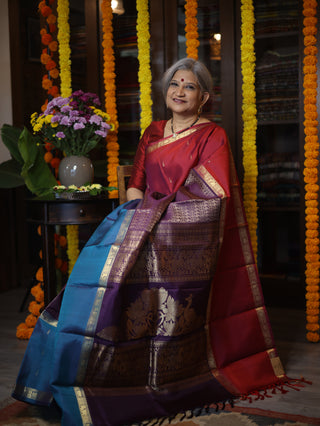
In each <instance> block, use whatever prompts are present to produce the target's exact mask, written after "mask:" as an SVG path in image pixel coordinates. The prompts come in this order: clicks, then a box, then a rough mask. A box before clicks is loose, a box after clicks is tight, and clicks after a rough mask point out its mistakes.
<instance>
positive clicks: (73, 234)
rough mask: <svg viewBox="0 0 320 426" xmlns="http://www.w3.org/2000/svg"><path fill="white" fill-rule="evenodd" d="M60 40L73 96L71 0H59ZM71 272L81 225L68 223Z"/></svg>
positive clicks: (66, 88)
mask: <svg viewBox="0 0 320 426" xmlns="http://www.w3.org/2000/svg"><path fill="white" fill-rule="evenodd" d="M57 12H58V42H59V62H60V80H61V87H60V89H61V96H63V97H65V98H67V97H68V96H71V93H72V89H71V59H70V57H71V49H70V26H69V0H58V6H57ZM67 242H68V248H67V253H68V259H69V265H68V270H69V274H70V273H71V271H72V269H73V267H74V264H75V263H76V260H77V258H78V255H79V248H78V247H79V226H78V225H67Z"/></svg>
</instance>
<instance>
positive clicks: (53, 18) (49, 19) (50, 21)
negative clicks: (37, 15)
mask: <svg viewBox="0 0 320 426" xmlns="http://www.w3.org/2000/svg"><path fill="white" fill-rule="evenodd" d="M47 22H48V24H55V23H56V22H57V17H56V16H55V15H54V14H53V13H50V15H49V16H48V17H47Z"/></svg>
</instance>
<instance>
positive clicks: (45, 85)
mask: <svg viewBox="0 0 320 426" xmlns="http://www.w3.org/2000/svg"><path fill="white" fill-rule="evenodd" d="M42 87H43V89H44V90H48V89H50V88H51V87H52V81H51V80H49V79H48V78H44V79H43V80H42Z"/></svg>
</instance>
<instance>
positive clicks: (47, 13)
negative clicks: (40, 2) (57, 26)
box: [40, 5, 52, 18]
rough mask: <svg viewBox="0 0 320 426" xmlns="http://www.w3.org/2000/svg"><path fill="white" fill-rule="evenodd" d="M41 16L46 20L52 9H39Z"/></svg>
mask: <svg viewBox="0 0 320 426" xmlns="http://www.w3.org/2000/svg"><path fill="white" fill-rule="evenodd" d="M40 12H41V15H42V16H44V17H45V18H47V17H48V16H49V15H51V14H52V9H51V7H49V6H47V5H45V6H43V7H42V8H41V9H40Z"/></svg>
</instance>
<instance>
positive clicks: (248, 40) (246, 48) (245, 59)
mask: <svg viewBox="0 0 320 426" xmlns="http://www.w3.org/2000/svg"><path fill="white" fill-rule="evenodd" d="M253 12H254V9H253V2H252V0H242V1H241V45H240V48H241V71H242V81H243V84H242V119H243V133H242V151H243V166H244V180H243V197H244V198H243V201H244V207H245V211H246V215H247V220H248V226H249V232H250V236H251V241H252V248H253V252H254V255H255V258H257V250H258V242H257V223H258V218H257V176H258V165H257V147H256V130H257V119H256V114H257V108H256V93H255V53H254V13H253Z"/></svg>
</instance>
